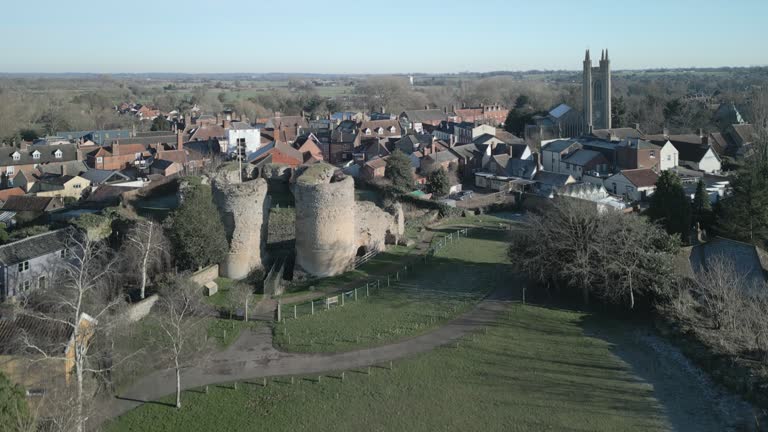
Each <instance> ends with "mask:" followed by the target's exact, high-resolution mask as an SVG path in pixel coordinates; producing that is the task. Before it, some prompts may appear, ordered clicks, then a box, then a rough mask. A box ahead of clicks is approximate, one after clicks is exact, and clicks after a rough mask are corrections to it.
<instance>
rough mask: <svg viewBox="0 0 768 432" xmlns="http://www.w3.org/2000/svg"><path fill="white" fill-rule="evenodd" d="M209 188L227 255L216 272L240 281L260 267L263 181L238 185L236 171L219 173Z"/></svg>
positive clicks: (264, 225) (265, 197)
mask: <svg viewBox="0 0 768 432" xmlns="http://www.w3.org/2000/svg"><path fill="white" fill-rule="evenodd" d="M211 186H212V189H213V200H214V202H215V203H216V206H217V207H218V208H219V212H220V214H221V218H222V221H223V223H224V229H225V231H226V233H227V240H228V241H229V254H228V255H227V257H226V258H225V260H224V262H223V263H221V266H220V269H219V273H220V274H221V276H224V277H228V278H230V279H244V278H245V277H247V276H248V275H249V274H250V273H251V272H252V271H253V270H256V269H263V268H264V260H265V258H266V253H265V243H266V240H267V217H268V215H269V205H270V198H269V196H268V195H267V182H266V181H265V180H263V179H256V180H250V181H247V182H241V181H240V178H239V172H238V171H221V172H219V173H217V175H216V176H215V177H214V178H213V181H212V182H211Z"/></svg>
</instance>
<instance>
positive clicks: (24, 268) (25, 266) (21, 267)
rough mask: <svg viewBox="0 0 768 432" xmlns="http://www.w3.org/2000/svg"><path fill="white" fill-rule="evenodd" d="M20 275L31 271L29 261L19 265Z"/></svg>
mask: <svg viewBox="0 0 768 432" xmlns="http://www.w3.org/2000/svg"><path fill="white" fill-rule="evenodd" d="M18 270H19V273H21V272H25V271H27V270H29V261H24V262H20V263H19V265H18Z"/></svg>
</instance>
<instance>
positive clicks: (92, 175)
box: [80, 161, 157, 184]
mask: <svg viewBox="0 0 768 432" xmlns="http://www.w3.org/2000/svg"><path fill="white" fill-rule="evenodd" d="M155 163H157V161H155ZM112 176H117V177H120V178H121V179H123V180H130V178H129V177H128V176H127V175H125V174H123V173H121V172H120V171H110V170H100V169H93V170H88V171H86V172H84V173H82V174H81V175H80V177H82V178H84V179H87V180H90V181H91V183H95V184H102V183H104V182H106V181H107V180H109V178H110V177H112Z"/></svg>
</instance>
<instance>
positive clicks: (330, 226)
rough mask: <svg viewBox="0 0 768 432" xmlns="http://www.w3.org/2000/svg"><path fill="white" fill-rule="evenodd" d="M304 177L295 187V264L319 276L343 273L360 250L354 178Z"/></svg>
mask: <svg viewBox="0 0 768 432" xmlns="http://www.w3.org/2000/svg"><path fill="white" fill-rule="evenodd" d="M331 173H332V171H331ZM301 180H302V179H301V178H300V179H299V181H297V182H296V184H295V186H294V197H295V199H296V264H297V265H298V266H299V267H300V268H301V269H302V270H304V271H306V272H307V273H310V274H312V275H315V276H319V277H326V276H332V275H336V274H339V273H343V272H344V271H346V270H347V269H348V268H349V266H350V264H351V263H352V261H353V260H354V258H355V253H356V252H357V248H356V243H357V242H356V237H357V236H356V232H355V231H356V224H355V185H354V181H353V179H352V178H351V177H346V178H344V179H343V180H340V181H338V182H330V178H320V179H318V180H317V181H316V182H314V181H301Z"/></svg>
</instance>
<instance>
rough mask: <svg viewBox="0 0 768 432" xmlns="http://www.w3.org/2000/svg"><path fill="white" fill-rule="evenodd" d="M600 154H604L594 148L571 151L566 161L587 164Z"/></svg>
mask: <svg viewBox="0 0 768 432" xmlns="http://www.w3.org/2000/svg"><path fill="white" fill-rule="evenodd" d="M600 156H602V154H601V153H599V152H596V151H594V150H584V149H580V150H576V151H575V152H573V153H571V155H570V156H568V157H567V158H566V159H565V162H567V163H569V164H574V165H579V166H585V165H587V164H588V163H589V162H591V161H592V160H593V159H595V158H598V157H600Z"/></svg>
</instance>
